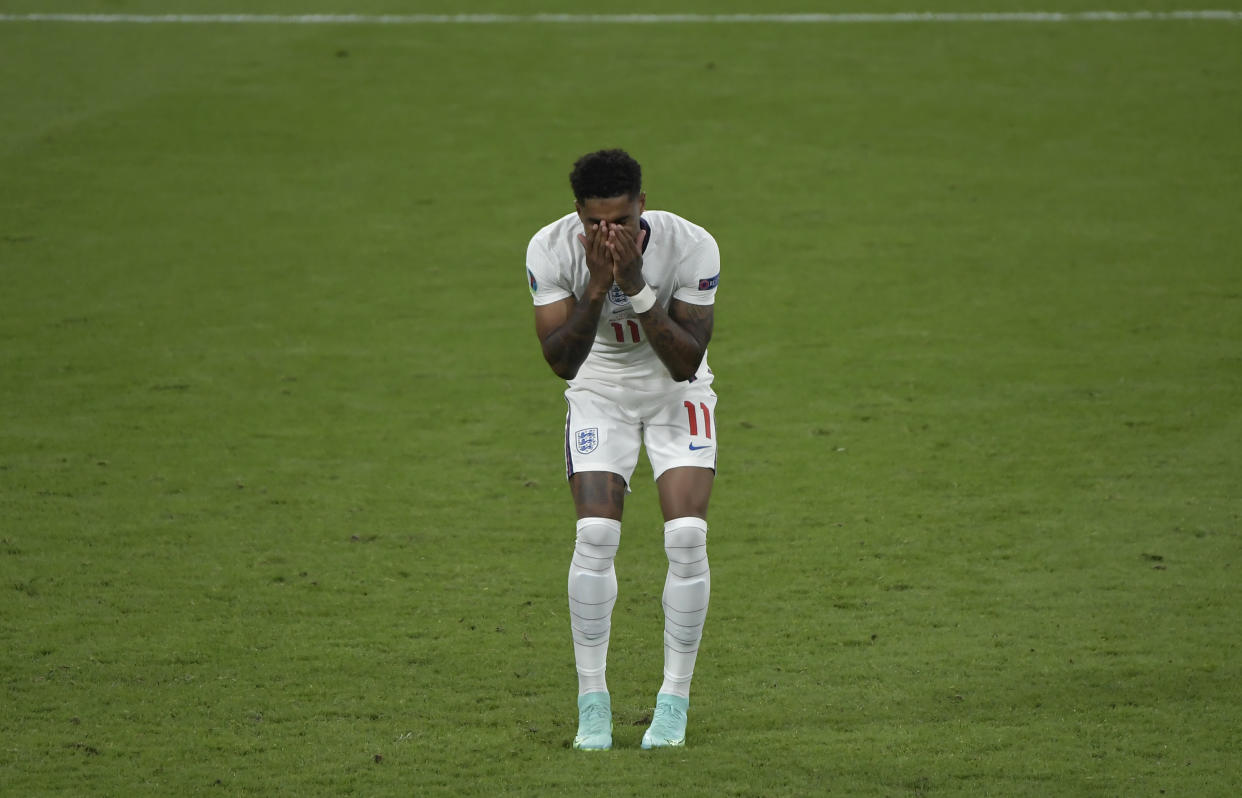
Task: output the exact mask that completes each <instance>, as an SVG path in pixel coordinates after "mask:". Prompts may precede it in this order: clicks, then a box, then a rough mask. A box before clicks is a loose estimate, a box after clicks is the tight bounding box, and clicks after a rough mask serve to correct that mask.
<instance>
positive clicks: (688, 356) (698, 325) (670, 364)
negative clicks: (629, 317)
mask: <svg viewBox="0 0 1242 798" xmlns="http://www.w3.org/2000/svg"><path fill="white" fill-rule="evenodd" d="M638 318H639V319H640V320H641V321H642V324H643V330H644V332H646V334H647V340H648V341H650V342H651V348H652V349H654V350H655V352H656V354H657V355H659V356H660V361H661V362H663V363H664V365H665V367H666V368H667V369H668V371H669V374H671V375H672V377H673V379H675V380H677V381H679V382H680V381H683V380H688V379H690V378H691V377H693V376H694V373H695V372H696V371H698V370H699V364H700V363H702V362H703V356H704V355H705V354H707V343H708V341H710V340H711V337H712V325H713V321H714V315H713V307H712V306H711V305H692V304H690V303H689V302H682V301H680V300H677V299H674V300H673V301H672V303H671V304H670V305H669V307H668V310H667V311H666V310H664V308H662V307H661V306H660V305H656V306H655V307H653V308H652V309H651V310H649V311H648V312H646V313H643V314H641V315H640V316H639V317H638Z"/></svg>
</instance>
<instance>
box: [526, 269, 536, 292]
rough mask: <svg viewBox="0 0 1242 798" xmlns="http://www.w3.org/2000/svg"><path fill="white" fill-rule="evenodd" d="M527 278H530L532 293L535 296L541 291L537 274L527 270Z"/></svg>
mask: <svg viewBox="0 0 1242 798" xmlns="http://www.w3.org/2000/svg"><path fill="white" fill-rule="evenodd" d="M526 276H527V277H529V278H530V292H531V293H532V294H533V293H535V292H536V291H538V290H539V281H538V280H536V279H535V273H534V272H532V271H531V270H530V269H527V270H526Z"/></svg>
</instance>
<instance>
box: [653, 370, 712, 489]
mask: <svg viewBox="0 0 1242 798" xmlns="http://www.w3.org/2000/svg"><path fill="white" fill-rule="evenodd" d="M719 440H720V439H719V435H718V432H717V428H716V394H715V392H713V391H712V389H711V386H707V385H696V384H694V383H689V384H687V385H685V386H684V387H683V388H681V389H680V390H677V391H671V392H669V393H668V394H667V395H666V396H665V397H663V398H662V399H661V400H660V402H659V404H658V405H656V406H655V407H654V408H653V409H652V411H651V412H649V413H648V415H647V417H646V418H645V419H644V429H643V443H644V444H645V445H646V447H647V456H648V458H650V460H651V470H652V472H653V473H654V474H655V478H656V481H657V482H659V480H660V477H661V476H662V475H663V474H664V472H665V471H668V470H669V469H673V468H684V467H691V468H705V469H709V470H711V471H712V472H715V470H716V454H717V447H718V446H719Z"/></svg>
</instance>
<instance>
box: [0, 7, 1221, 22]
mask: <svg viewBox="0 0 1242 798" xmlns="http://www.w3.org/2000/svg"><path fill="white" fill-rule="evenodd" d="M1159 20H1207V21H1225V22H1242V11H1210V10H1209V11H1080V12H1060V11H1029V12H994V13H993V12H982V13H952V12H943V13H938V12H920V13H893V14H294V15H284V14H0V22H76V23H88V24H130V25H158V24H178V25H506V24H523V23H525V24H530V23H561V24H585V25H601V24H605V25H617V24H620V25H624V24H648V25H652V24H667V23H798V24H806V23H814V24H829V25H832V24H836V25H844V24H859V23H890V22H925V23H926V22H930V23H941V22H1141V21H1159Z"/></svg>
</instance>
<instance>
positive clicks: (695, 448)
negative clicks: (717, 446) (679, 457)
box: [690, 443, 712, 452]
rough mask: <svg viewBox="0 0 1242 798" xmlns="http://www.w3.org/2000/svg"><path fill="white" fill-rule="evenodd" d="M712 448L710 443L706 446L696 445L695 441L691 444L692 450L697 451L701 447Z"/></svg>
mask: <svg viewBox="0 0 1242 798" xmlns="http://www.w3.org/2000/svg"><path fill="white" fill-rule="evenodd" d="M710 448H712V445H711V444H710V443H709V444H707V445H706V446H695V445H694V444H693V443H692V444H690V451H692V452H697V451H698V450H699V449H710Z"/></svg>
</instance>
